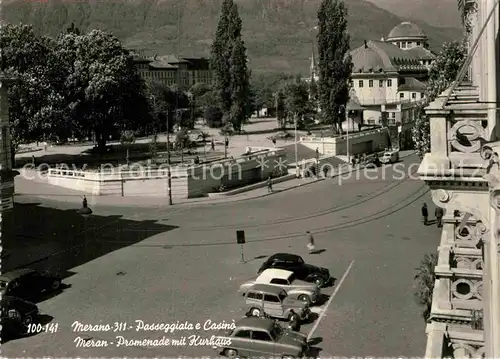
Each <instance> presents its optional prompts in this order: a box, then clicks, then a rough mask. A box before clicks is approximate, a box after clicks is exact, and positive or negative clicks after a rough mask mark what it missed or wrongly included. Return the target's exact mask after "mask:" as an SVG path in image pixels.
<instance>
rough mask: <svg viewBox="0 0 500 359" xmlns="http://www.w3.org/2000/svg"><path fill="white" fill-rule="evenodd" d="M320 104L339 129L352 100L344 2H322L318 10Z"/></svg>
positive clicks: (331, 121)
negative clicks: (346, 107)
mask: <svg viewBox="0 0 500 359" xmlns="http://www.w3.org/2000/svg"><path fill="white" fill-rule="evenodd" d="M318 28H319V32H318V52H319V62H318V68H319V84H318V85H319V86H318V94H319V102H320V106H321V112H322V113H323V115H324V116H325V118H326V119H327V121H329V122H330V123H331V124H332V125H333V127H334V128H335V126H337V128H338V130H340V123H341V119H342V118H344V117H345V116H344V115H343V114H340V109H341V106H344V109H345V106H346V104H347V102H348V100H349V82H350V79H351V73H352V67H353V65H352V59H351V55H350V54H349V41H350V36H349V34H348V32H347V8H346V6H345V4H344V1H342V0H323V1H322V2H321V5H320V9H319V11H318Z"/></svg>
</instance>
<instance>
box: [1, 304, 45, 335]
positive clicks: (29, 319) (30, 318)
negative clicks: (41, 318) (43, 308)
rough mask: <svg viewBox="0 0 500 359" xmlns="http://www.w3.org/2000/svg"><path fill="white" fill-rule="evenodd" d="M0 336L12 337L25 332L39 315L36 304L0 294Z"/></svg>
mask: <svg viewBox="0 0 500 359" xmlns="http://www.w3.org/2000/svg"><path fill="white" fill-rule="evenodd" d="M0 305H1V316H0V323H1V325H2V337H8V338H14V337H19V336H22V335H24V334H26V332H27V330H28V325H30V324H32V323H36V321H37V319H38V315H39V311H38V307H37V306H36V304H34V303H31V302H28V301H26V300H23V299H20V298H15V297H9V296H2V299H1V303H0Z"/></svg>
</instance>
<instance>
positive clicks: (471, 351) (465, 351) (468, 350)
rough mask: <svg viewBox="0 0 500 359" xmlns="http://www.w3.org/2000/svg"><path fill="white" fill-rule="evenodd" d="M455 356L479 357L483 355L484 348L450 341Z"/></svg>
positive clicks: (476, 358)
mask: <svg viewBox="0 0 500 359" xmlns="http://www.w3.org/2000/svg"><path fill="white" fill-rule="evenodd" d="M452 347H453V352H454V357H455V358H472V359H479V358H484V357H485V348H484V346H482V345H481V346H480V345H470V344H465V343H452Z"/></svg>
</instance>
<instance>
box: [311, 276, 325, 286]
mask: <svg viewBox="0 0 500 359" xmlns="http://www.w3.org/2000/svg"><path fill="white" fill-rule="evenodd" d="M314 283H315V284H316V285H317V286H318V287H320V288H321V287H323V286H324V285H325V281H324V280H323V278H316V279H315V280H314Z"/></svg>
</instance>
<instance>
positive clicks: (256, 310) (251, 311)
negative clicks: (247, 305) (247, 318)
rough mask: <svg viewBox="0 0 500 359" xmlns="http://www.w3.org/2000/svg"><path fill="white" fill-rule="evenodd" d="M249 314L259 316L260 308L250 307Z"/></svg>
mask: <svg viewBox="0 0 500 359" xmlns="http://www.w3.org/2000/svg"><path fill="white" fill-rule="evenodd" d="M250 314H251V315H252V317H259V316H260V309H259V308H252V309H250Z"/></svg>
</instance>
